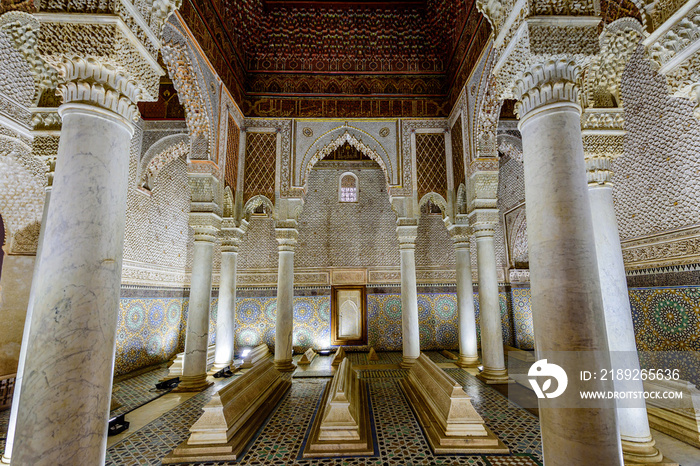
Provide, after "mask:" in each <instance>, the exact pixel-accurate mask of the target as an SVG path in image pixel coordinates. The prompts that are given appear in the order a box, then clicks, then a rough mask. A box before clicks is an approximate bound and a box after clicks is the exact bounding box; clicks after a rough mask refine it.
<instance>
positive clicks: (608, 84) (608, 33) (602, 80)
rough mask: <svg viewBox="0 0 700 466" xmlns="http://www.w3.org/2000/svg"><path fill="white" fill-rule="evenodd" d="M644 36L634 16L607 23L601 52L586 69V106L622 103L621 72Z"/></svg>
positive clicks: (605, 105) (583, 86) (602, 36)
mask: <svg viewBox="0 0 700 466" xmlns="http://www.w3.org/2000/svg"><path fill="white" fill-rule="evenodd" d="M643 38H644V30H643V29H642V25H641V24H639V22H638V21H637V20H636V19H634V18H621V19H618V20H617V21H614V22H612V23H610V24H608V25H607V26H605V28H604V29H603V32H602V33H601V35H600V53H598V55H596V56H595V57H593V58H592V59H591V61H590V62H589V64H588V66H587V67H586V70H585V73H584V77H583V84H582V93H581V97H582V100H583V106H584V107H621V106H622V98H621V96H620V82H621V81H622V72H623V71H624V69H625V66H626V65H627V62H628V61H629V59H630V57H631V56H632V54H633V53H634V51H635V50H636V48H637V45H638V44H639V42H640V41H641V40H642V39H643Z"/></svg>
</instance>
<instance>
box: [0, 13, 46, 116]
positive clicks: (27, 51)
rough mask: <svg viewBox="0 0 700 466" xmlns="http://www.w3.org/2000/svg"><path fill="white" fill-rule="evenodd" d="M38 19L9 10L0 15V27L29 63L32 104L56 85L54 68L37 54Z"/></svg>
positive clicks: (37, 101)
mask: <svg viewBox="0 0 700 466" xmlns="http://www.w3.org/2000/svg"><path fill="white" fill-rule="evenodd" d="M39 27H40V25H39V21H38V20H37V19H36V18H34V17H33V16H32V15H30V14H28V13H24V12H21V11H10V12H7V13H5V14H3V15H2V16H0V29H2V30H3V31H5V32H6V33H7V34H8V35H9V36H10V39H11V40H12V44H13V45H14V47H15V48H16V49H17V51H18V52H20V53H21V54H22V56H23V57H24V59H25V60H26V61H27V63H28V64H29V66H30V68H31V70H32V76H33V77H34V83H35V87H36V89H35V92H34V98H33V104H34V105H37V104H38V103H39V99H41V96H42V94H43V93H44V92H45V91H49V90H51V89H55V88H56V86H57V85H58V77H57V75H56V70H54V69H53V68H51V67H50V66H48V65H47V63H46V62H45V61H44V60H43V59H42V58H41V57H39V56H38V55H37V52H36V43H37V33H38V31H39Z"/></svg>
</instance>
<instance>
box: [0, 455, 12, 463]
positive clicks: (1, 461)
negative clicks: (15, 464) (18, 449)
mask: <svg viewBox="0 0 700 466" xmlns="http://www.w3.org/2000/svg"><path fill="white" fill-rule="evenodd" d="M0 464H10V458H9V457H7V456H5V455H2V458H0Z"/></svg>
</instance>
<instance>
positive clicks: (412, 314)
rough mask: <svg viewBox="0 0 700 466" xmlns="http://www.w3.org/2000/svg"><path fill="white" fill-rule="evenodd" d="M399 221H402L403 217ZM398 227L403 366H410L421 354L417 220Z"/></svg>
mask: <svg viewBox="0 0 700 466" xmlns="http://www.w3.org/2000/svg"><path fill="white" fill-rule="evenodd" d="M399 222H402V221H401V219H400V220H399ZM406 223H408V224H407V225H406V224H404V225H402V224H400V225H399V226H397V227H396V231H397V233H398V236H399V249H400V252H401V339H402V342H403V361H402V362H401V367H403V368H409V367H411V366H412V365H413V364H414V363H415V362H416V359H418V357H419V356H420V330H419V327H418V289H417V288H416V236H417V235H418V226H417V225H416V221H415V220H412V219H411V220H410V221H408V222H406Z"/></svg>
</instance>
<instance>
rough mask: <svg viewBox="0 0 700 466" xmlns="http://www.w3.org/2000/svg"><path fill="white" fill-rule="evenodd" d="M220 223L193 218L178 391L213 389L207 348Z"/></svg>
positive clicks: (207, 215)
mask: <svg viewBox="0 0 700 466" xmlns="http://www.w3.org/2000/svg"><path fill="white" fill-rule="evenodd" d="M217 220H219V218H218V216H217V215H216V214H213V213H205V212H202V213H194V212H193V213H191V214H190V225H191V226H192V228H193V230H194V249H193V251H192V278H191V279H190V304H189V307H188V311H187V328H186V330H185V359H184V361H183V363H182V377H180V384H179V385H178V387H177V389H176V390H177V391H200V390H202V389H204V388H206V387H208V386H209V385H211V382H208V381H207V347H208V346H209V312H210V305H211V274H212V265H213V262H212V261H213V258H214V244H215V243H216V237H217V232H218V228H217V227H218V222H217Z"/></svg>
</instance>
